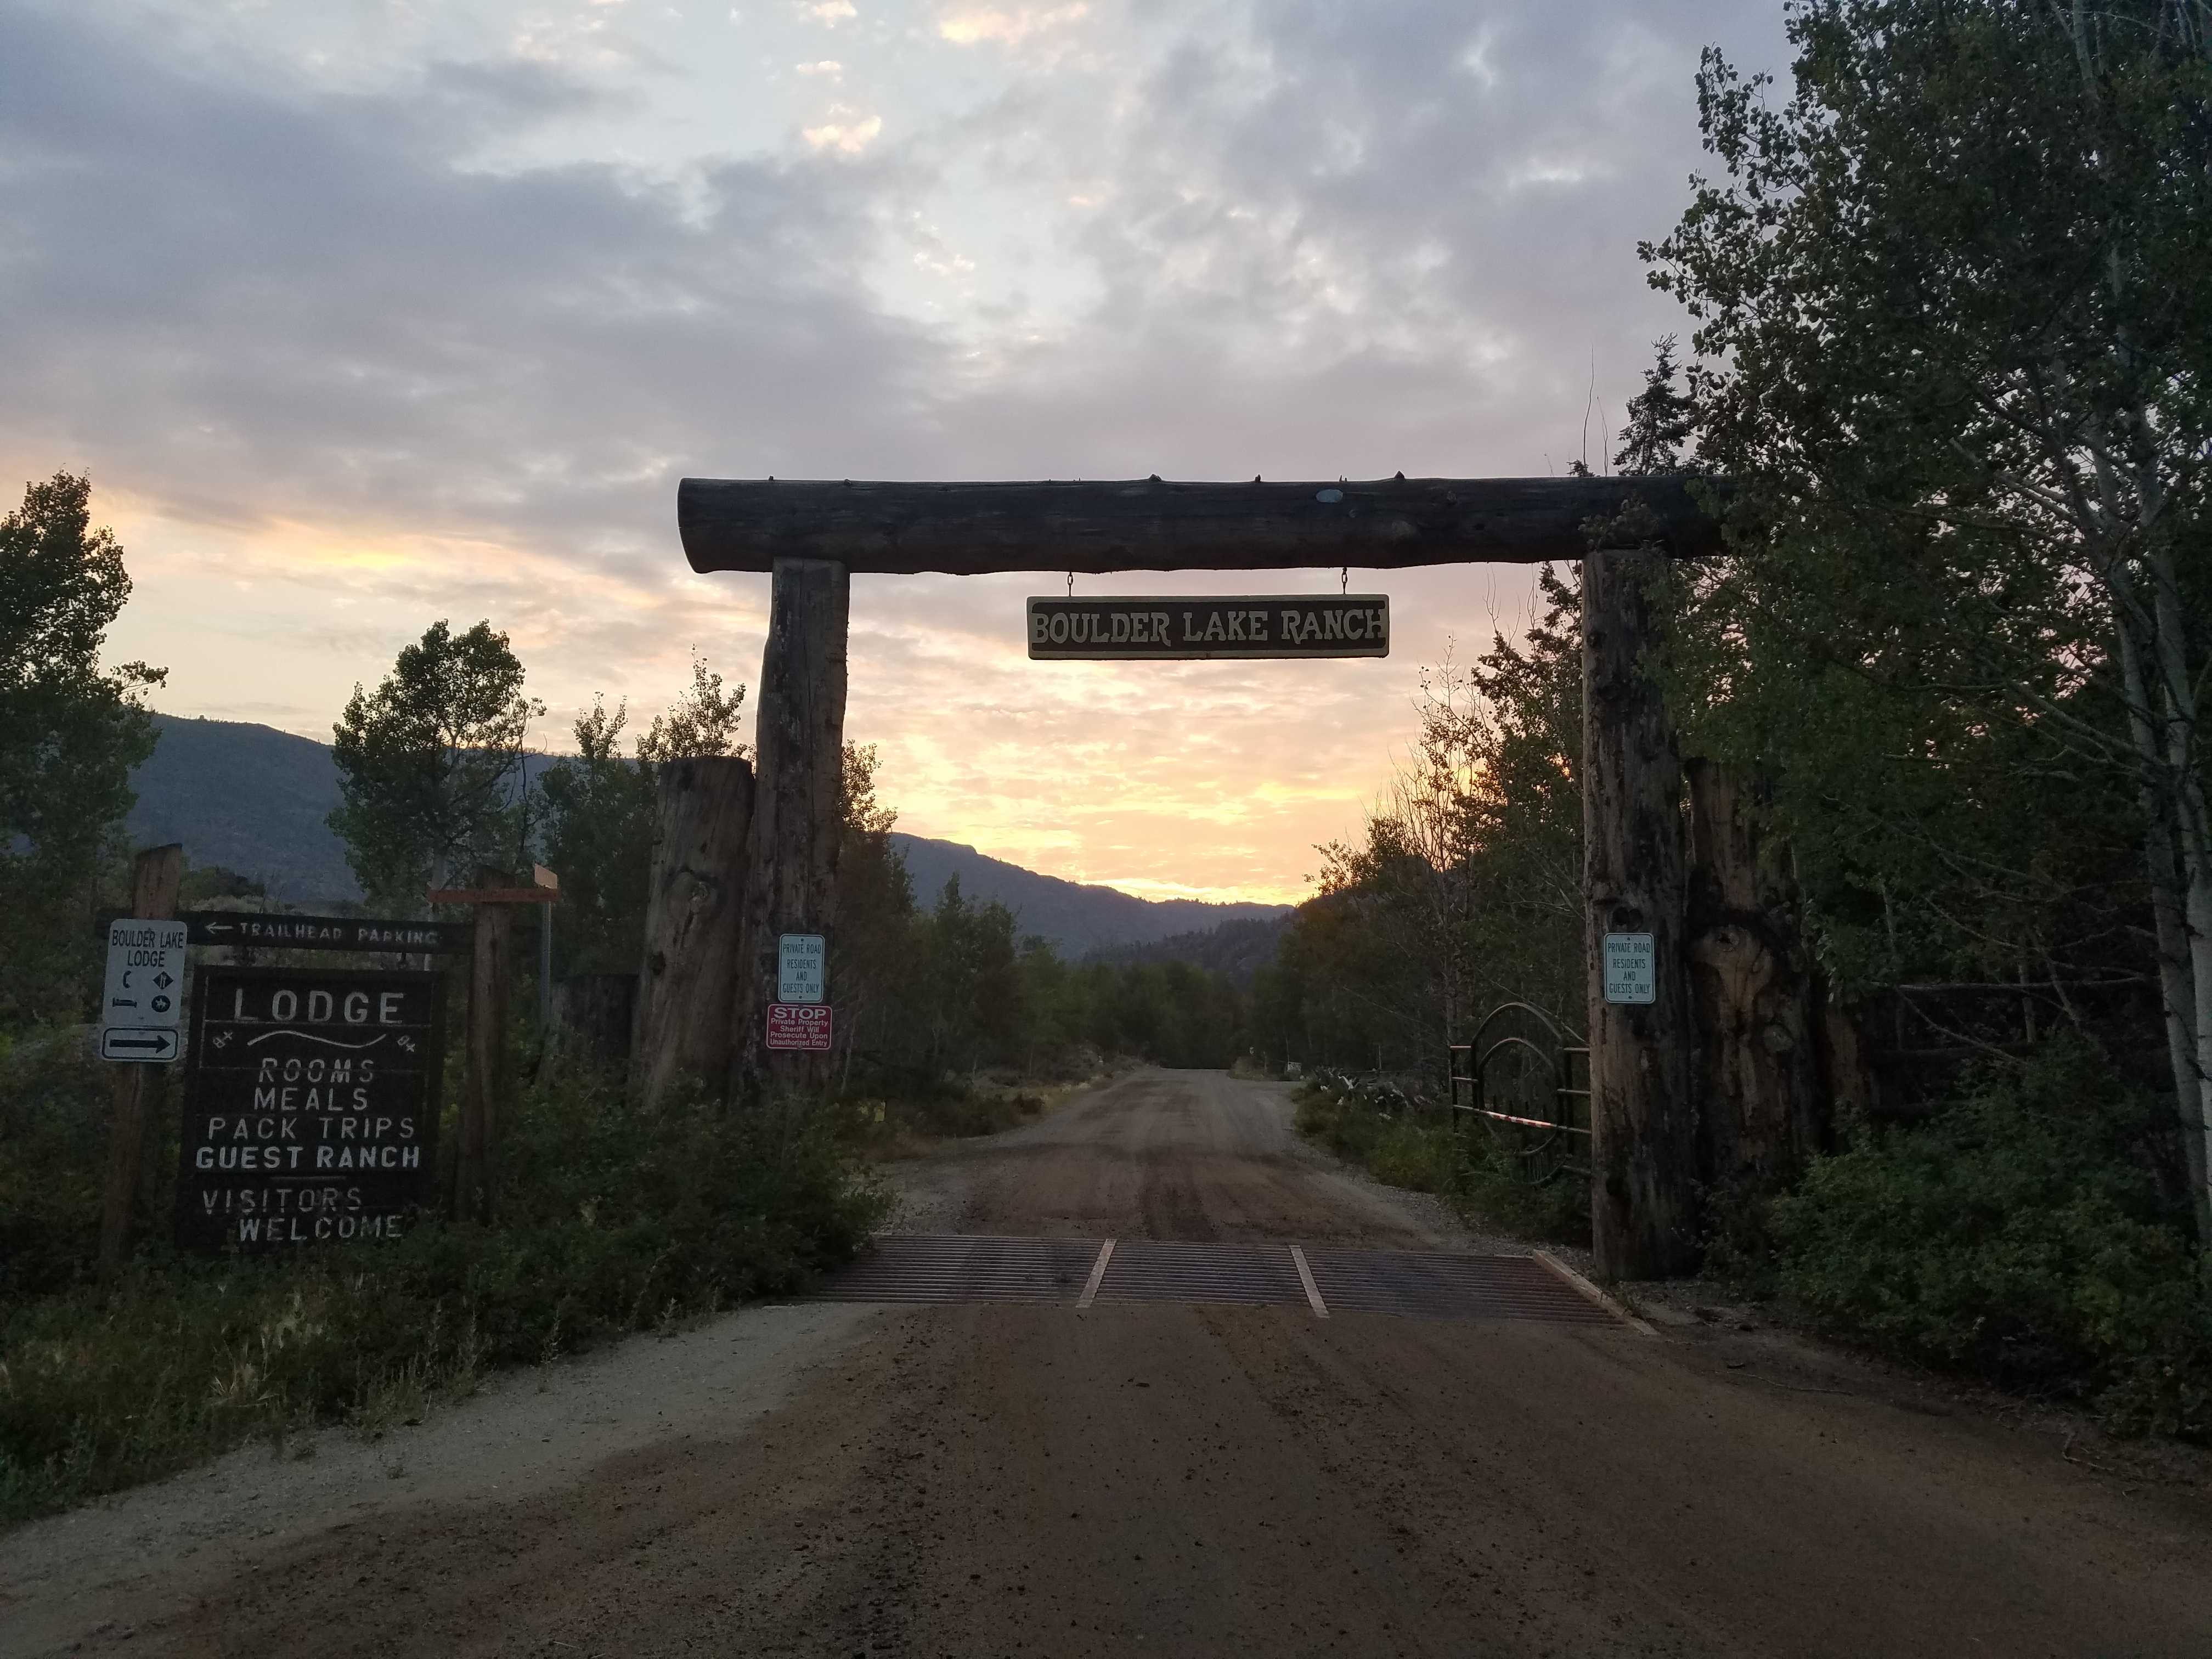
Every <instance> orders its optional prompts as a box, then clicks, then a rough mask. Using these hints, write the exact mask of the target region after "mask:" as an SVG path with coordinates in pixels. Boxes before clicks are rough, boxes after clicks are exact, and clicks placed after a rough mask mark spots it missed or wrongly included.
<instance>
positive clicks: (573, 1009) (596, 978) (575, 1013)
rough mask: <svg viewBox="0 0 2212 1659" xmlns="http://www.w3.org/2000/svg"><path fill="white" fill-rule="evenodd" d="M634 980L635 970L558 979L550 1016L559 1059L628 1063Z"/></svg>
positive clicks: (605, 1064)
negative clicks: (629, 972) (552, 1021)
mask: <svg viewBox="0 0 2212 1659" xmlns="http://www.w3.org/2000/svg"><path fill="white" fill-rule="evenodd" d="M637 981H638V976H637V975H635V974H571V975H568V978H566V979H564V980H562V981H561V986H560V991H559V994H557V995H556V997H555V999H554V1002H553V1019H554V1026H555V1030H556V1033H557V1044H556V1046H557V1048H558V1050H559V1052H560V1054H561V1055H562V1059H564V1060H568V1061H569V1062H571V1063H580V1064H582V1065H586V1066H599V1067H608V1066H622V1065H625V1064H627V1063H628V1061H629V1044H630V1031H631V1029H632V1027H633V1026H634V1025H635V1024H636V1020H637Z"/></svg>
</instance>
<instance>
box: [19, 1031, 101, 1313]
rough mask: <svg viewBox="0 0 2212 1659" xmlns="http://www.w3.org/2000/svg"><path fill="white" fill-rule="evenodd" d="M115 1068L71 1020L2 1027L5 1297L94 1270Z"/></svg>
mask: <svg viewBox="0 0 2212 1659" xmlns="http://www.w3.org/2000/svg"><path fill="white" fill-rule="evenodd" d="M112 1072H113V1068H112V1067H111V1066H102V1065H101V1064H100V1062H99V1061H98V1060H94V1059H93V1058H92V1055H91V1053H90V1050H89V1048H88V1045H87V1044H86V1042H85V1041H84V1039H83V1038H82V1036H80V1035H78V1034H76V1033H74V1032H71V1031H70V1030H67V1029H66V1028H63V1029H59V1030H22V1031H17V1032H15V1033H12V1034H7V1035H0V1304H5V1303H7V1302H9V1301H11V1300H14V1299H15V1298H18V1297H24V1296H30V1295H43V1294H46V1293H47V1292H50V1291H58V1290H64V1289H66V1288H68V1287H69V1286H70V1285H73V1284H75V1283H76V1282H77V1280H79V1279H82V1277H84V1276H85V1275H86V1273H88V1270H89V1269H90V1267H91V1264H92V1262H93V1260H94V1252H95V1250H96V1249H97V1246H98V1244H99V1242H100V1181H101V1173H102V1170H103V1168H104V1164H105V1160H106V1133H105V1132H106V1123H107V1104H108V1099H109V1085H110V1083H111V1080H112Z"/></svg>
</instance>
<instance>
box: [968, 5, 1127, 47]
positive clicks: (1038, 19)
mask: <svg viewBox="0 0 2212 1659" xmlns="http://www.w3.org/2000/svg"><path fill="white" fill-rule="evenodd" d="M1089 15H1091V8H1090V7H1089V6H1087V5H1084V4H1081V3H1077V4H1073V5H1065V6H1015V7H1012V8H1006V7H1000V6H988V5H986V6H977V5H966V4H960V5H955V6H953V7H951V9H949V10H947V11H946V12H945V15H943V16H942V17H940V18H939V19H938V22H937V32H938V33H939V34H941V35H943V36H944V37H945V39H946V40H951V41H952V42H954V43H955V44H957V45H959V46H973V45H975V43H976V42H977V41H979V40H997V41H1000V42H1001V43H1003V44H1004V45H1006V46H1018V45H1019V44H1020V43H1021V42H1022V41H1024V40H1028V39H1029V38H1030V36H1031V35H1033V34H1039V33H1044V32H1046V31H1048V30H1051V29H1058V28H1065V27H1067V26H1068V25H1069V24H1071V23H1077V22H1080V21H1082V20H1083V19H1085V18H1086V17H1088V16H1089Z"/></svg>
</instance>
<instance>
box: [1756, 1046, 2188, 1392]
mask: <svg viewBox="0 0 2212 1659" xmlns="http://www.w3.org/2000/svg"><path fill="white" fill-rule="evenodd" d="M2105 1079H2106V1073H2105V1069H2104V1068H2103V1067H2102V1066H2100V1065H2099V1064H2098V1063H2096V1061H2095V1060H2094V1058H2093V1056H2090V1055H2088V1054H2085V1053H2081V1052H2078V1051H2077V1052H2073V1053H2062V1054H2056V1055H2053V1056H2051V1057H2048V1058H2047V1059H2046V1060H2045V1061H2043V1062H2042V1063H2040V1064H2039V1065H2037V1066H2033V1067H2032V1068H2029V1069H2027V1071H2025V1072H2022V1073H2014V1074H2012V1075H2009V1076H2007V1077H2005V1078H2003V1079H1991V1080H1990V1081H1989V1082H1988V1083H1986V1084H1985V1085H1984V1086H1983V1087H1982V1088H1981V1089H1980V1090H1978V1091H1976V1092H1975V1093H1974V1094H1973V1095H1972V1096H1971V1097H1969V1098H1968V1099H1966V1101H1964V1102H1962V1103H1960V1104H1959V1105H1957V1106H1954V1108H1953V1109H1951V1110H1949V1111H1948V1112H1947V1113H1946V1114H1944V1115H1942V1117H1940V1118H1939V1119H1937V1120H1936V1121H1935V1122H1933V1123H1930V1124H1928V1125H1925V1126H1922V1127H1911V1128H1903V1129H1894V1130H1892V1131H1890V1132H1888V1133H1884V1134H1881V1135H1875V1136H1871V1137H1869V1138H1868V1139H1865V1140H1864V1141H1863V1143H1862V1144H1860V1145H1858V1146H1854V1147H1853V1148H1852V1149H1850V1151H1848V1152H1842V1153H1840V1154H1838V1155H1837V1156H1835V1157H1833V1158H1823V1159H1820V1160H1819V1161H1818V1162H1817V1163H1816V1164H1814V1168H1813V1169H1812V1170H1811V1172H1810V1173H1809V1174H1808V1176H1807V1177H1806V1179H1805V1182H1804V1184H1803V1186H1802V1188H1801V1189H1800V1190H1799V1191H1798V1192H1797V1193H1796V1194H1791V1195H1790V1196H1787V1197H1784V1198H1781V1199H1778V1200H1774V1201H1773V1203H1772V1206H1771V1215H1770V1218H1769V1225H1770V1227H1771V1235H1772V1237H1773V1240H1774V1247H1773V1248H1774V1252H1775V1254H1774V1266H1775V1270H1776V1273H1777V1277H1778V1285H1779V1286H1780V1288H1781V1289H1782V1290H1783V1291H1785V1292H1786V1293H1787V1294H1788V1295H1789V1296H1790V1297H1793V1298H1795V1299H1796V1301H1798V1302H1799V1303H1801V1304H1802V1305H1803V1306H1805V1307H1806V1308H1807V1309H1808V1310H1811V1311H1812V1312H1813V1313H1814V1315H1815V1316H1817V1317H1819V1318H1820V1319H1822V1320H1824V1321H1825V1322H1827V1323H1828V1324H1829V1325H1830V1326H1831V1327H1832V1328H1835V1329H1838V1330H1839V1331H1843V1332H1846V1333H1849V1334H1853V1335H1857V1336H1860V1337H1863V1338H1868V1339H1871V1340H1874V1341H1875V1342H1878V1343H1880V1344H1882V1345H1884V1346H1888V1347H1891V1348H1893V1349H1895V1350H1898V1351H1899V1352H1905V1353H1909V1354H1911V1355H1915V1356H1917V1357H1920V1358H1929V1359H1933V1360H1936V1361H1939V1362H1941V1363H1943V1364H1948V1365H1953V1366H1956V1367H1959V1368H1961V1369H1964V1370H1968V1371H1971V1372H1972V1373H1974V1374H1976V1375H1978V1376H1983V1377H1985V1378H1987V1379H1989V1380H1990V1381H1993V1382H1997V1383H2012V1384H2021V1383H2027V1384H2034V1385H2039V1386H2045V1387H2058V1388H2062V1389H2068V1390H2069V1391H2080V1392H2083V1393H2086V1394H2087V1395H2091V1396H2093V1397H2094V1398H2095V1399H2096V1401H2098V1403H2099V1404H2100V1407H2102V1408H2103V1409H2104V1411H2105V1412H2106V1415H2107V1416H2108V1418H2109V1419H2111V1420H2112V1422H2113V1423H2114V1425H2116V1426H2118V1427H2121V1428H2125V1429H2134V1430H2148V1431H2156V1432H2160V1433H2168V1434H2171V1433H2203V1432H2204V1431H2207V1430H2212V1294H2208V1291H2207V1279H2206V1276H2205V1275H2206V1272H2207V1269H2208V1267H2212V1261H2206V1260H2204V1259H2202V1258H2199V1257H2198V1256H2197V1255H2196V1253H2195V1252H2193V1251H2192V1250H2191V1247H2190V1245H2189V1243H2188V1237H2187V1233H2186V1231H2185V1218H2184V1217H2183V1216H2182V1215H2180V1214H2178V1213H2177V1212H2175V1210H2174V1209H2173V1208H2172V1206H2169V1205H2167V1204H2166V1203H2164V1202H2162V1201H2161V1200H2160V1197H2159V1195H2158V1194H2157V1191H2156V1189H2155V1187H2154V1183H2153V1182H2152V1181H2151V1180H2150V1179H2149V1178H2148V1175H2147V1173H2146V1172H2145V1170H2144V1169H2143V1168H2142V1163H2141V1160H2140V1158H2136V1157H2134V1156H2132V1155H2131V1154H2132V1149H2133V1148H2134V1147H2136V1146H2139V1144H2140V1135H2141V1130H2142V1116H2143V1114H2144V1112H2145V1111H2146V1110H2147V1109H2148V1108H2147V1106H2146V1105H2145V1104H2144V1103H2142V1102H2140V1101H2137V1102H2117V1103H2116V1102H2112V1101H2109V1100H2100V1098H2099V1097H2097V1096H2096V1095H2095V1094H2093V1093H2086V1092H2085V1091H2095V1090H2097V1089H2099V1088H2100V1087H2102V1086H2104V1085H2105Z"/></svg>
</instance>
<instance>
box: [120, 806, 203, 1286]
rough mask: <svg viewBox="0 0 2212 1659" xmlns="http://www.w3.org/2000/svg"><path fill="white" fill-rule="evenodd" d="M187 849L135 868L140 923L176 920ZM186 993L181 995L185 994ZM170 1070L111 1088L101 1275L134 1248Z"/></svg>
mask: <svg viewBox="0 0 2212 1659" xmlns="http://www.w3.org/2000/svg"><path fill="white" fill-rule="evenodd" d="M184 879H185V849H184V848H183V847H182V845H180V844H172V845H170V846H167V847H149V848H147V849H146V850H145V851H144V852H143V853H141V854H138V856H137V859H136V860H134V861H133V862H132V864H131V916H132V917H133V919H135V920H137V921H174V920H175V919H176V915H177V894H178V891H179V889H180V888H181V887H182V886H183V885H184ZM181 994H182V993H181V992H179V995H181ZM165 1070H166V1068H165V1067H163V1066H158V1065H149V1066H137V1065H121V1066H117V1067H116V1068H115V1077H114V1080H113V1082H112V1085H111V1087H112V1095H111V1100H112V1106H111V1108H110V1112H109V1116H108V1121H107V1179H106V1186H105V1190H104V1191H103V1193H102V1195H101V1204H100V1273H101V1275H102V1277H106V1276H107V1275H110V1274H112V1273H115V1272H116V1271H117V1270H118V1269H119V1268H120V1267H122V1266H123V1261H124V1258H125V1256H126V1255H129V1254H130V1250H131V1221H132V1219H133V1218H134V1217H135V1216H136V1214H137V1208H138V1188H139V1183H140V1181H141V1179H142V1176H143V1170H144V1165H145V1158H146V1124H147V1121H148V1119H149V1118H150V1117H151V1116H152V1115H153V1110H154V1104H155V1101H157V1100H158V1099H159V1098H160V1097H161V1083H162V1076H163V1073H164V1071H165Z"/></svg>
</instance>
